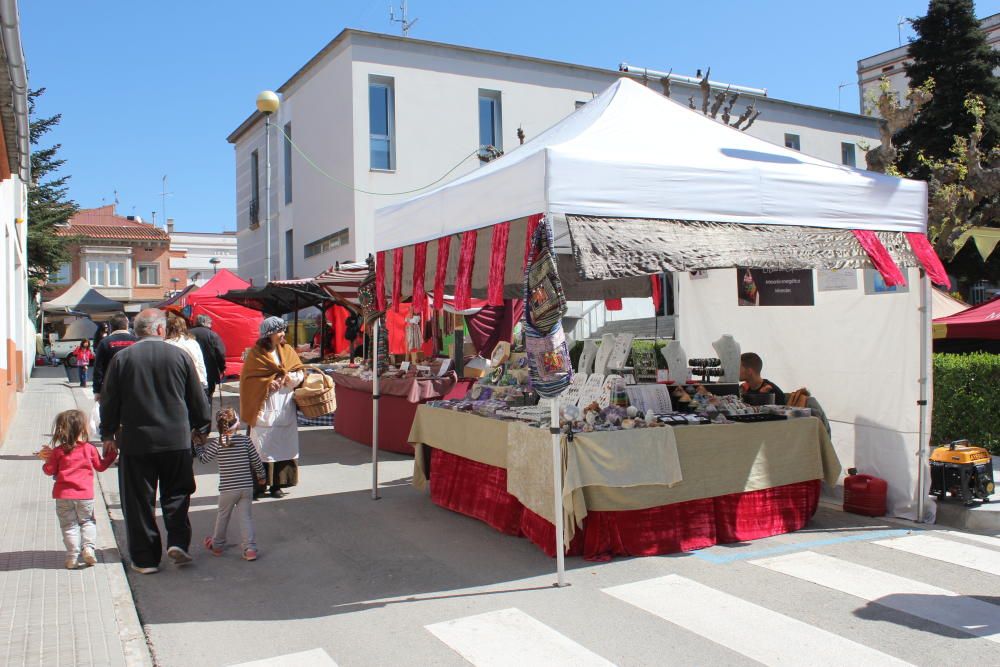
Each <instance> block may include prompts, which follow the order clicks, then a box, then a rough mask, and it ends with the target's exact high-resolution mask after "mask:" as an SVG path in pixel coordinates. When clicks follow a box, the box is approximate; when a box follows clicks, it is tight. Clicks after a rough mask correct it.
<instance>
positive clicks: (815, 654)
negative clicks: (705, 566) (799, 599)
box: [603, 574, 909, 667]
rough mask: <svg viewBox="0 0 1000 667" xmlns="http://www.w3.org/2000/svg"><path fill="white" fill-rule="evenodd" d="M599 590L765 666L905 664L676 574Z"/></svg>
mask: <svg viewBox="0 0 1000 667" xmlns="http://www.w3.org/2000/svg"><path fill="white" fill-rule="evenodd" d="M603 591H604V592H605V593H607V594H608V595H612V596H614V597H616V598H618V599H620V600H623V601H625V602H627V603H629V604H631V605H634V606H636V607H638V608H640V609H642V610H644V611H647V612H649V613H651V614H653V615H654V616H659V617H660V618H662V619H665V620H667V621H669V622H671V623H673V624H674V625H679V626H680V627H682V628H685V629H686V630H690V631H691V632H694V633H695V634H698V635H701V636H702V637H705V638H706V639H709V640H711V641H713V642H715V643H716V644H720V645H722V646H725V647H726V648H729V649H732V650H733V651H736V652H737V653H741V654H743V655H745V656H746V657H748V658H751V659H753V660H756V661H758V662H762V663H765V664H768V665H781V664H785V665H817V666H822V665H830V666H831V667H833V666H837V667H839V666H840V665H849V664H860V665H907V664H909V663H907V662H904V661H902V660H898V659H896V658H894V657H892V656H890V655H886V654H885V653H882V652H881V651H876V650H875V649H873V648H869V647H867V646H864V645H862V644H858V643H857V642H853V641H851V640H850V639H845V638H844V637H841V636H840V635H835V634H833V633H832V632H827V631H826V630H821V629H819V628H817V627H814V626H812V625H809V624H808V623H804V622H803V621H800V620H798V619H795V618H791V617H790V616H785V615H784V614H780V613H778V612H776V611H772V610H770V609H767V608H765V607H761V606H759V605H756V604H754V603H752V602H748V601H746V600H743V599H741V598H738V597H736V596H735V595H730V594H729V593H724V592H722V591H718V590H715V589H714V588H710V587H709V586H705V585H704V584H700V583H698V582H696V581H692V580H690V579H687V578H685V577H682V576H679V575H676V574H670V575H667V576H665V577H658V578H656V579H649V580H646V581H637V582H635V583H631V584H625V585H623V586H614V587H612V588H605V589H603ZM793 637H794V641H790V639H791V638H793Z"/></svg>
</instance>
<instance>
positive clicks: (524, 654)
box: [424, 609, 614, 667]
mask: <svg viewBox="0 0 1000 667" xmlns="http://www.w3.org/2000/svg"><path fill="white" fill-rule="evenodd" d="M424 627H426V628H427V629H428V630H429V631H430V632H431V633H432V634H433V635H434V636H435V637H437V638H438V639H440V640H441V641H443V642H444V643H445V644H447V645H448V646H449V647H451V649H452V650H453V651H455V652H457V653H458V654H459V655H461V656H462V657H463V658H465V659H466V660H468V661H469V662H471V663H472V664H473V665H476V667H492V666H494V665H495V666H497V667H499V666H500V665H546V666H550V665H551V666H556V665H565V666H566V667H575V666H578V665H579V666H581V667H591V666H593V667H609V666H611V667H613V664H614V663H611V662H608V661H607V660H605V659H604V658H602V657H601V656H599V655H597V654H596V653H593V652H591V651H590V650H588V649H586V648H584V647H583V646H581V645H580V644H577V643H576V642H575V641H573V640H572V639H570V638H569V637H566V636H565V635H562V634H560V633H558V632H556V631H555V630H553V629H552V628H550V627H549V626H547V625H545V624H544V623H542V622H541V621H539V620H537V619H534V618H532V617H531V616H529V615H528V614H525V613H524V612H523V611H521V610H520V609H501V610H499V611H491V612H488V613H485V614H477V615H475V616H466V617H464V618H459V619H455V620H453V621H444V622H443V623H434V624H432V625H427V626H424Z"/></svg>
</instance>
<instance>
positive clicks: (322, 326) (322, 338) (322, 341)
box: [319, 301, 353, 361]
mask: <svg viewBox="0 0 1000 667" xmlns="http://www.w3.org/2000/svg"><path fill="white" fill-rule="evenodd" d="M326 303H327V302H326V301H324V302H322V303H320V304H319V360H320V361H323V357H325V356H326V310H327V306H326ZM351 352H353V350H351V351H350V352H348V354H350V353H351Z"/></svg>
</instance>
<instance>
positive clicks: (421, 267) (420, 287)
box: [413, 241, 427, 314]
mask: <svg viewBox="0 0 1000 667" xmlns="http://www.w3.org/2000/svg"><path fill="white" fill-rule="evenodd" d="M426 271H427V242H426V241H424V242H423V243H418V244H416V245H415V246H413V307H414V309H416V311H417V312H418V313H421V314H422V313H423V312H424V310H425V309H426V308H427V292H425V291H424V274H425V272H426Z"/></svg>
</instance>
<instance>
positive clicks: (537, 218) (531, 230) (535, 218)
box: [521, 213, 542, 268]
mask: <svg viewBox="0 0 1000 667" xmlns="http://www.w3.org/2000/svg"><path fill="white" fill-rule="evenodd" d="M541 221H542V214H541V213H538V214H536V215H529V216H528V232H527V234H526V235H525V237H524V261H523V262H522V263H521V267H522V268H524V267H526V266H527V265H528V253H529V252H531V238H532V237H533V236H534V235H535V230H536V229H538V223H540V222H541Z"/></svg>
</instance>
